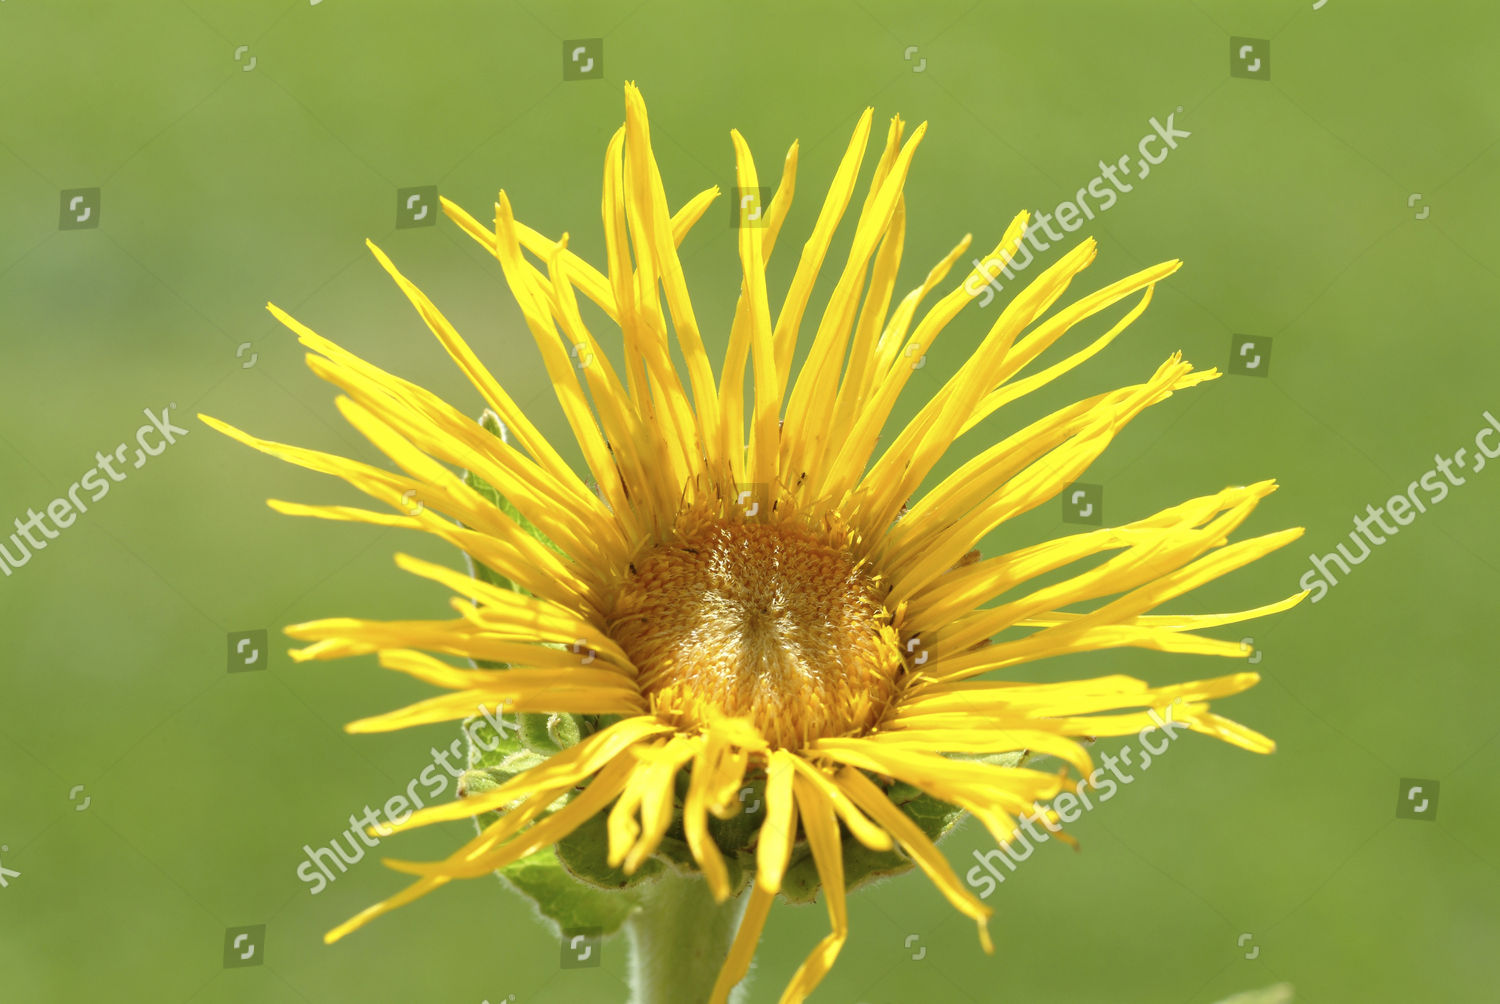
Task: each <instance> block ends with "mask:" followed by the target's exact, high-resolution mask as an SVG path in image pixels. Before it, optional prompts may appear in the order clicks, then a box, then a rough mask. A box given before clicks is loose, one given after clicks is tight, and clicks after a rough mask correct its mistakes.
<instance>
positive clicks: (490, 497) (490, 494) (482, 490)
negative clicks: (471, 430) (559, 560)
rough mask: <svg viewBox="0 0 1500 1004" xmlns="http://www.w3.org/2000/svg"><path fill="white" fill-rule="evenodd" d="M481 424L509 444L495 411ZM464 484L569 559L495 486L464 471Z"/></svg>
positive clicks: (512, 584) (549, 548) (483, 415)
mask: <svg viewBox="0 0 1500 1004" xmlns="http://www.w3.org/2000/svg"><path fill="white" fill-rule="evenodd" d="M479 424H480V426H481V427H482V428H484V429H485V430H486V431H487V432H489V433H491V434H492V435H494V436H495V437H496V438H497V439H499V440H500V441H501V442H502V443H503V442H507V439H506V436H505V430H504V429H503V428H502V427H501V425H500V416H498V415H496V414H495V413H494V412H493V411H490V410H489V409H485V411H484V414H482V415H480V416H479ZM464 484H466V485H468V486H469V487H470V488H472V489H474V490H475V491H476V492H478V493H479V494H480V495H482V496H483V497H484V498H485V499H486V500H487V501H489V502H490V503H491V504H492V505H494V506H495V508H497V509H499V510H500V511H501V512H503V513H505V515H507V516H509V517H510V518H511V519H513V520H515V521H516V522H517V523H519V524H520V526H521V529H523V530H525V531H526V532H527V533H528V534H530V535H531V536H533V537H535V538H536V539H537V540H538V541H540V542H541V543H542V544H544V545H546V547H547V548H548V550H550V551H552V552H553V553H554V554H557V555H560V556H562V557H564V558H566V557H567V555H565V554H563V552H562V548H560V547H558V546H557V545H556V544H554V543H552V541H551V540H549V539H548V538H547V536H546V534H544V533H542V531H540V530H538V529H537V528H536V527H535V526H533V525H532V523H531V520H529V519H527V518H526V517H525V516H522V515H521V512H520V510H519V509H517V508H516V507H515V506H514V505H512V504H511V502H510V500H509V499H507V498H506V497H505V496H503V495H501V494H500V492H499V491H497V490H496V489H495V487H494V485H491V484H490V483H489V482H488V481H485V480H484V478H481V477H480V476H479V475H477V474H475V473H474V472H473V471H464ZM490 574H491V575H495V573H493V572H491V573H490ZM495 577H496V578H497V579H501V581H504V582H509V581H510V580H508V579H503V578H502V577H501V576H498V575H496V576H495ZM486 581H488V579H487V580H486ZM505 588H506V589H515V588H516V585H515V583H513V582H512V583H510V585H507V586H505ZM518 591H519V590H518Z"/></svg>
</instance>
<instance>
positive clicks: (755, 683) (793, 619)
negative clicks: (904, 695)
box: [609, 511, 903, 748]
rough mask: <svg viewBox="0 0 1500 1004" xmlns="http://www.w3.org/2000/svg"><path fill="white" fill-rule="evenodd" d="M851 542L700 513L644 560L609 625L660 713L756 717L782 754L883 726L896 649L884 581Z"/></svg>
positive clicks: (897, 666) (829, 531) (786, 525)
mask: <svg viewBox="0 0 1500 1004" xmlns="http://www.w3.org/2000/svg"><path fill="white" fill-rule="evenodd" d="M845 539H846V535H845V534H844V533H843V532H842V531H841V530H840V529H838V528H835V527H821V528H810V527H806V526H803V525H800V524H798V523H796V522H780V523H755V522H743V521H734V520H729V519H724V518H722V517H719V516H717V515H715V514H711V513H704V512H702V511H699V512H690V513H688V514H686V515H685V516H684V517H682V518H680V519H679V520H678V523H677V527H676V531H675V533H674V534H673V535H672V536H671V537H670V538H669V539H667V540H666V541H664V542H662V543H660V544H657V545H656V546H654V547H652V548H650V549H649V550H647V551H646V552H644V553H643V554H641V555H639V556H637V557H636V559H635V561H634V562H633V563H632V569H633V570H632V573H631V574H630V576H629V577H628V578H627V579H626V580H625V581H624V582H622V583H621V586H620V588H619V590H618V591H617V592H616V595H615V600H614V604H613V609H612V611H611V613H610V616H609V624H610V633H611V635H612V636H613V637H614V638H615V640H616V641H618V642H619V643H620V646H621V647H622V648H623V649H624V650H625V652H626V654H627V655H629V656H630V658H631V661H632V662H634V663H635V665H636V667H637V668H638V669H639V670H640V677H639V685H640V688H641V691H642V693H643V694H644V695H645V696H646V698H647V700H648V701H649V702H650V704H651V706H652V709H653V711H654V712H655V713H656V714H657V715H658V716H659V717H661V718H664V719H666V720H669V721H674V722H675V723H676V724H678V725H679V727H686V728H691V727H692V726H695V725H706V724H707V723H708V722H709V720H710V719H711V718H712V717H713V715H714V714H716V713H717V714H720V715H727V716H731V717H739V718H748V719H750V721H752V722H753V723H754V724H755V726H756V727H757V728H758V729H759V730H760V732H761V734H762V735H763V736H764V737H765V738H766V740H767V741H768V742H769V743H771V744H772V745H773V746H778V747H787V748H796V747H799V746H801V745H804V744H806V743H807V742H809V741H811V740H813V739H819V738H825V737H829V736H844V735H857V734H860V733H863V732H865V731H866V730H868V729H869V728H871V727H872V726H873V725H875V724H876V723H877V722H878V721H879V720H880V718H881V717H882V716H883V715H884V713H885V712H886V710H887V709H888V708H889V706H890V704H891V701H892V700H893V698H894V697H895V694H896V689H897V686H898V682H899V676H900V674H901V672H902V668H903V663H902V659H901V649H900V645H899V642H898V639H897V635H896V631H895V630H894V629H893V628H892V627H891V617H890V614H889V612H888V611H887V609H886V607H885V604H884V602H883V589H882V587H881V582H880V580H879V579H878V577H877V576H876V575H875V574H874V572H873V570H872V569H871V568H870V567H869V565H868V564H864V563H861V562H858V561H856V560H855V559H854V558H853V557H852V556H851V555H850V554H849V553H848V550H847V548H845V547H844V546H843V544H844V541H845Z"/></svg>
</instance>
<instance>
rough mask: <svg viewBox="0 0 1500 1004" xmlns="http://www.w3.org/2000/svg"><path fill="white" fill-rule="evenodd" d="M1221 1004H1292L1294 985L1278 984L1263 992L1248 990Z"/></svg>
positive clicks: (1228, 998) (1220, 1002)
mask: <svg viewBox="0 0 1500 1004" xmlns="http://www.w3.org/2000/svg"><path fill="white" fill-rule="evenodd" d="M1219 1004H1292V985H1291V984H1290V983H1277V984H1274V985H1272V986H1269V987H1266V988H1265V989H1263V990H1247V991H1245V992H1244V993H1239V994H1235V995H1234V996H1232V997H1226V998H1224V999H1223V1000H1221V1001H1219Z"/></svg>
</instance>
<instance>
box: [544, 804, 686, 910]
mask: <svg viewBox="0 0 1500 1004" xmlns="http://www.w3.org/2000/svg"><path fill="white" fill-rule="evenodd" d="M607 816H608V812H606V811H601V812H598V813H596V814H595V815H593V816H591V817H589V818H588V819H587V820H586V821H585V822H584V823H583V825H581V826H579V827H578V829H576V830H574V831H573V832H572V833H570V834H568V835H567V836H566V837H564V838H563V839H561V840H559V841H558V842H557V843H556V844H554V845H553V850H555V851H556V852H557V860H558V861H559V862H561V864H562V866H563V867H564V868H566V869H567V870H568V873H569V874H570V875H572V876H573V877H574V878H576V879H578V880H579V881H580V882H587V883H588V884H589V885H592V886H597V887H599V888H600V889H605V890H611V891H618V890H621V889H629V888H631V887H632V886H636V885H639V884H640V883H642V882H645V881H648V880H650V879H653V878H655V877H656V876H657V875H658V874H659V873H660V872H661V870H662V868H664V867H665V865H663V864H662V863H661V861H659V860H657V859H656V858H654V857H653V858H648V859H647V860H646V861H644V862H642V864H641V866H640V867H639V868H637V869H636V870H635V874H633V875H627V874H625V871H624V869H621V868H614V867H611V866H610V864H609V860H608V859H609V831H608V823H607V821H606V817H607Z"/></svg>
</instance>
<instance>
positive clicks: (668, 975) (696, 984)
mask: <svg viewBox="0 0 1500 1004" xmlns="http://www.w3.org/2000/svg"><path fill="white" fill-rule="evenodd" d="M637 888H638V889H639V890H640V893H641V895H642V902H641V908H640V909H639V910H637V911H635V912H634V913H632V914H631V915H630V918H629V919H628V920H626V921H625V932H626V934H628V935H629V937H630V988H631V998H630V1004H706V1002H707V1001H708V995H709V994H710V993H712V992H713V987H714V981H715V980H717V979H718V977H719V969H720V968H721V967H722V966H723V965H724V959H725V957H726V956H727V955H728V954H729V945H730V943H731V942H732V941H733V940H734V935H735V932H736V931H738V930H739V926H740V918H741V917H742V916H743V915H744V913H745V902H746V897H745V896H744V895H740V896H736V897H735V898H734V899H731V900H729V901H727V902H724V903H715V902H714V898H713V895H712V894H711V893H709V891H708V883H707V882H705V881H703V878H702V876H700V875H683V874H681V873H679V872H678V871H677V870H676V869H675V868H671V867H668V868H666V869H664V870H663V873H662V875H661V877H660V878H658V879H656V880H655V881H652V882H647V883H644V884H643V885H641V886H639V887H637ZM748 981H749V977H748V976H747V977H746V980H745V982H748ZM743 985H744V984H743V983H742V984H741V986H743Z"/></svg>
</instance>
